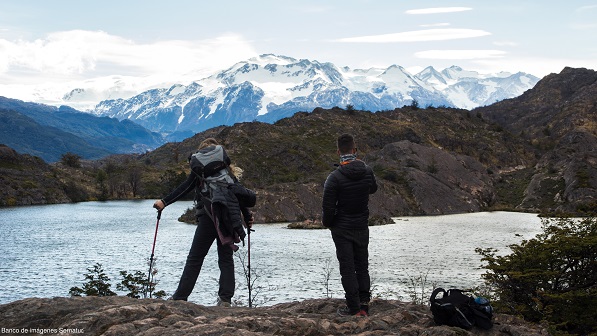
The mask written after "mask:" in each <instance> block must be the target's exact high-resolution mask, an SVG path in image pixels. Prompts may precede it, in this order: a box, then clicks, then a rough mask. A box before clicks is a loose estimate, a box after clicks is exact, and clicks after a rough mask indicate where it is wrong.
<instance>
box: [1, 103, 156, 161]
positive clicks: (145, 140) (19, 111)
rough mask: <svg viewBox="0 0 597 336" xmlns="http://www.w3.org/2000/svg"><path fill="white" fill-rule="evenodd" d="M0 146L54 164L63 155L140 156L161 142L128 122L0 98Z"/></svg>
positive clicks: (89, 156) (99, 156)
mask: <svg viewBox="0 0 597 336" xmlns="http://www.w3.org/2000/svg"><path fill="white" fill-rule="evenodd" d="M0 118H2V124H1V125H0V143H4V144H6V145H8V146H10V147H12V148H14V149H17V150H18V151H19V152H20V153H27V154H31V155H36V156H39V157H41V158H43V159H44V160H46V161H49V162H55V161H58V160H59V159H60V156H61V155H62V154H64V153H66V152H73V153H76V154H78V155H80V156H81V157H83V158H86V159H99V158H102V157H105V156H107V155H110V154H116V153H140V152H144V151H146V150H149V149H153V148H156V147H157V146H159V145H161V144H163V143H164V140H163V138H162V136H161V135H159V134H157V133H153V132H150V131H148V130H147V129H145V128H143V127H142V126H140V125H137V124H135V123H133V122H131V121H129V120H123V121H119V120H117V119H115V118H108V117H97V116H93V115H90V114H88V113H83V112H80V111H77V110H74V109H71V108H69V107H66V106H62V107H60V108H56V107H53V106H48V105H43V104H36V103H29V102H24V101H21V100H17V99H9V98H5V97H0Z"/></svg>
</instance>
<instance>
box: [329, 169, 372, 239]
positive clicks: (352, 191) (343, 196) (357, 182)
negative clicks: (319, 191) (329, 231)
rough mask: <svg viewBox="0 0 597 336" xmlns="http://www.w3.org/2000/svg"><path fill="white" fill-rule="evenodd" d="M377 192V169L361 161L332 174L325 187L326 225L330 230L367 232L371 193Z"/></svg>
mask: <svg viewBox="0 0 597 336" xmlns="http://www.w3.org/2000/svg"><path fill="white" fill-rule="evenodd" d="M376 191H377V182H376V180H375V175H374V174H373V170H372V169H371V168H370V167H369V166H367V165H366V164H365V162H363V161H360V160H355V161H351V162H349V163H347V164H344V165H341V166H340V167H338V169H336V170H335V171H333V172H332V173H330V175H329V176H328V178H327V179H326V180H325V186H324V188H323V204H322V208H323V214H322V222H323V225H324V226H326V227H337V228H342V229H366V228H367V227H368V222H369V194H373V193H374V192H376Z"/></svg>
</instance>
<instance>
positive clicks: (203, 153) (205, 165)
mask: <svg viewBox="0 0 597 336" xmlns="http://www.w3.org/2000/svg"><path fill="white" fill-rule="evenodd" d="M189 164H190V165H191V170H192V171H193V173H195V174H197V176H199V177H201V178H206V177H209V176H213V175H215V174H217V173H219V172H220V171H222V170H223V169H226V167H227V166H228V165H229V164H230V158H229V157H228V155H227V154H226V151H224V147H222V146H220V145H216V146H209V147H206V148H203V149H200V150H199V151H198V152H197V153H195V154H192V155H191V156H190V157H189Z"/></svg>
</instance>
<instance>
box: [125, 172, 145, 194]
mask: <svg viewBox="0 0 597 336" xmlns="http://www.w3.org/2000/svg"><path fill="white" fill-rule="evenodd" d="M142 173H143V171H142V169H141V167H139V166H138V165H136V164H131V165H130V166H129V169H128V182H129V185H130V186H131V192H132V193H133V197H137V194H138V192H139V188H140V187H141V175H142Z"/></svg>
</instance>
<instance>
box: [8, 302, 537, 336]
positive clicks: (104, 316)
mask: <svg viewBox="0 0 597 336" xmlns="http://www.w3.org/2000/svg"><path fill="white" fill-rule="evenodd" d="M342 302H343V300H340V299H316V300H306V301H302V302H292V303H283V304H278V305H275V306H271V307H260V308H246V307H232V308H223V307H205V306H200V305H197V304H194V303H190V302H183V301H162V300H153V299H143V300H139V299H132V298H128V297H75V298H53V299H39V298H31V299H24V300H20V301H15V302H12V303H8V304H4V305H0V321H1V323H0V327H1V328H2V331H1V332H2V335H27V334H29V335H36V334H42V333H43V334H63V335H105V336H108V335H127V336H130V335H147V336H150V335H160V336H161V335H301V336H303V335H348V334H350V335H487V336H492V335H526V336H533V335H547V334H548V333H547V330H545V328H543V327H542V326H539V325H533V324H529V323H527V322H524V321H522V320H520V319H518V318H516V317H512V316H508V315H500V314H497V316H496V317H495V325H494V327H493V329H492V330H489V331H483V330H478V329H472V330H470V331H466V330H463V329H460V328H455V327H447V326H436V325H435V324H434V322H433V319H432V316H431V313H430V311H429V308H428V307H427V306H424V305H415V304H409V303H404V302H397V301H385V300H375V301H373V302H372V304H371V307H370V312H371V315H370V317H366V318H360V317H359V318H357V317H338V316H337V315H336V308H337V307H338V306H340V305H341V304H342Z"/></svg>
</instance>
